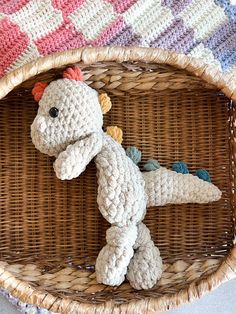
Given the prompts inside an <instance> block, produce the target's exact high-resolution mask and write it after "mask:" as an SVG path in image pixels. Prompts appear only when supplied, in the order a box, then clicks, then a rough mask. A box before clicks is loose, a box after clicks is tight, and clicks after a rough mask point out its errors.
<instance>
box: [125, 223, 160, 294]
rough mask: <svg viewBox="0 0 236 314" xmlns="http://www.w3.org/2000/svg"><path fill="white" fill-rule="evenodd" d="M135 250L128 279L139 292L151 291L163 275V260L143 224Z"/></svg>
mask: <svg viewBox="0 0 236 314" xmlns="http://www.w3.org/2000/svg"><path fill="white" fill-rule="evenodd" d="M134 250H135V253H134V256H133V258H132V259H131V261H130V264H129V267H128V272H127V279H128V280H129V282H130V284H131V286H132V287H133V288H135V289H137V290H140V289H150V288H152V287H153V286H154V285H155V284H156V282H157V280H158V279H160V277H161V275H162V259H161V256H160V252H159V249H158V248H157V247H156V246H155V244H154V243H153V241H152V239H151V236H150V231H149V229H148V228H147V227H146V226H145V224H144V223H142V222H141V223H140V224H139V225H138V236H137V239H136V241H135V245H134Z"/></svg>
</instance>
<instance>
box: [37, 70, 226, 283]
mask: <svg viewBox="0 0 236 314" xmlns="http://www.w3.org/2000/svg"><path fill="white" fill-rule="evenodd" d="M66 71H68V70H66ZM71 71H72V69H71V70H70V72H71ZM75 71H78V67H77V68H76V70H75ZM36 84H37V83H36ZM43 88H44V87H43ZM34 96H35V94H34ZM100 99H101V98H99V95H98V93H97V92H96V91H95V90H93V89H92V88H91V87H89V86H88V85H86V84H85V83H83V82H81V81H77V80H74V79H68V78H63V79H58V80H56V81H52V82H51V83H50V84H49V85H48V86H47V87H46V88H45V89H44V91H43V94H42V95H41V99H40V101H39V109H38V114H37V116H36V118H35V120H34V122H33V124H32V126H31V136H32V140H33V143H34V145H35V147H36V148H37V149H39V150H40V151H41V152H43V153H46V154H48V155H51V156H55V157H56V160H55V162H54V170H55V172H56V175H57V177H58V178H59V179H62V180H70V179H73V178H77V177H79V175H80V174H81V173H82V172H83V171H84V170H85V168H86V166H87V165H88V164H89V162H90V161H91V160H92V159H93V158H94V157H95V164H96V167H97V180H98V194H97V203H98V207H99V210H100V212H101V214H102V215H103V217H104V218H105V219H106V220H107V221H108V222H109V223H110V224H111V227H110V228H109V229H108V230H107V233H106V240H107V244H106V245H105V246H104V247H103V248H102V250H101V251H100V253H99V255H98V257H97V260H96V265H95V269H96V276H97V281H98V282H101V283H103V284H107V285H112V286H115V285H120V284H121V283H122V282H123V281H124V279H125V275H127V279H128V280H129V281H130V284H131V285H132V286H133V287H134V288H135V289H149V288H152V287H153V286H154V285H155V283H156V282H157V280H158V279H159V278H160V277H161V274H162V260H161V257H160V252H159V250H158V248H157V247H156V246H155V245H154V243H153V241H152V239H151V236H150V233H149V230H148V228H147V227H146V226H145V225H144V224H143V223H142V220H143V219H144V216H145V214H146V208H147V207H150V206H163V205H165V204H168V203H176V204H181V203H189V202H195V203H208V202H211V201H216V200H218V199H219V198H220V197H221V191H220V190H219V189H218V188H217V187H216V186H215V185H213V184H211V183H209V182H206V181H203V180H201V179H199V178H198V177H197V176H193V175H191V174H182V173H177V172H175V171H172V170H168V169H166V168H164V167H159V168H156V169H154V170H153V171H150V172H144V173H142V172H141V171H140V169H139V168H138V166H137V165H136V164H135V163H134V162H133V161H132V160H131V158H130V157H128V156H127V155H126V152H125V150H124V149H123V148H122V146H121V145H120V144H119V143H118V142H117V141H115V140H114V139H113V138H112V137H111V136H110V135H108V134H107V133H105V132H104V131H103V130H102V124H103V115H102V108H103V105H101V104H100V102H99V100H100ZM102 99H104V97H102ZM105 99H106V98H105ZM52 108H54V109H57V110H56V113H57V115H56V116H55V115H54V114H53V115H51V114H50V113H51V109H52ZM54 111H55V110H54ZM115 133H119V132H115ZM118 139H119V137H118ZM157 228H158V226H157Z"/></svg>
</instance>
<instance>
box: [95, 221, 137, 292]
mask: <svg viewBox="0 0 236 314" xmlns="http://www.w3.org/2000/svg"><path fill="white" fill-rule="evenodd" d="M136 238H137V226H136V225H131V226H126V227H117V226H112V227H111V228H109V229H108V230H107V233H106V240H107V245H106V246H104V247H103V248H102V250H101V251H100V253H99V254H98V257H97V260H96V265H95V269H96V276H97V281H98V282H100V283H103V284H105V285H110V286H118V285H120V284H121V283H122V282H123V281H124V279H125V274H126V272H127V267H128V265H129V263H130V260H131V258H132V256H133V254H134V250H133V246H134V243H135V241H136Z"/></svg>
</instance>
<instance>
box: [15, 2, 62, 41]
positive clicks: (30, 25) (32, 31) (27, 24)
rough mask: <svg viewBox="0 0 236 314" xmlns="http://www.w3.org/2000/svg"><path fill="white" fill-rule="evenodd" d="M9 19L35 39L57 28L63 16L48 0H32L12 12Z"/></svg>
mask: <svg viewBox="0 0 236 314" xmlns="http://www.w3.org/2000/svg"><path fill="white" fill-rule="evenodd" d="M11 20H12V21H13V22H15V23H16V24H17V25H19V27H20V29H21V31H22V32H25V33H26V34H27V35H28V36H29V38H30V39H31V40H37V39H39V38H42V37H44V36H45V35H47V34H49V33H50V32H52V31H54V30H55V29H57V28H58V27H59V26H60V25H61V24H62V23H63V16H62V12H61V11H60V10H57V9H54V7H53V6H52V4H51V1H50V0H45V1H41V0H34V1H30V2H29V3H27V4H26V5H25V6H23V8H22V9H20V10H19V11H17V12H16V13H14V14H12V15H11Z"/></svg>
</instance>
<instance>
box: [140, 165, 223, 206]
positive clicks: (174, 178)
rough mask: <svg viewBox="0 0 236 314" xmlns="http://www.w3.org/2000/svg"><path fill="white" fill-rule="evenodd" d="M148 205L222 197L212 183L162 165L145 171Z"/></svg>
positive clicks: (201, 200)
mask: <svg viewBox="0 0 236 314" xmlns="http://www.w3.org/2000/svg"><path fill="white" fill-rule="evenodd" d="M143 177H144V180H145V190H146V194H147V196H148V202H147V206H148V207H150V206H162V205H165V204H183V203H199V204H202V203H208V202H213V201H217V200H219V199H220V198H221V194H222V193H221V191H220V190H219V189H218V188H217V187H216V186H215V185H214V184H212V183H210V182H207V181H204V180H202V179H199V178H198V177H197V176H194V175H192V174H182V173H177V172H175V171H172V170H169V169H166V168H164V167H160V168H159V169H156V170H154V171H149V172H143Z"/></svg>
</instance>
